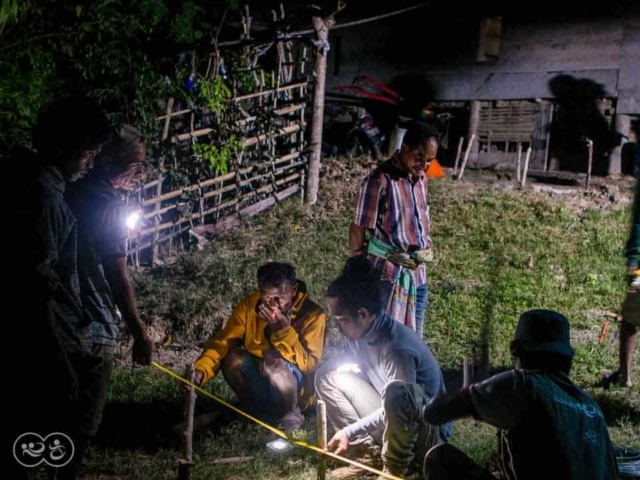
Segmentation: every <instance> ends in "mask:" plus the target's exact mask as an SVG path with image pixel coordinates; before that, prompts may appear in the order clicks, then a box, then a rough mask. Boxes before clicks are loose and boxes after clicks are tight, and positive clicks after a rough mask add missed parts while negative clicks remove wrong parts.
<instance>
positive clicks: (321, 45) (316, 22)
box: [305, 17, 335, 205]
mask: <svg viewBox="0 0 640 480" xmlns="http://www.w3.org/2000/svg"><path fill="white" fill-rule="evenodd" d="M334 23H335V20H334V19H333V17H329V18H325V19H323V18H320V17H313V28H314V30H315V31H316V36H317V45H318V46H317V48H316V68H315V72H314V74H315V77H316V78H315V87H314V89H313V116H312V120H311V157H310V158H309V177H308V179H307V194H306V195H305V196H306V197H307V203H308V204H309V205H313V204H315V203H316V201H317V200H318V186H319V184H320V156H321V154H322V122H323V117H324V91H325V83H326V76H327V53H328V49H329V30H330V29H331V27H332V26H333V24H334Z"/></svg>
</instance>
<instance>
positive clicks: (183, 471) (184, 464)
mask: <svg viewBox="0 0 640 480" xmlns="http://www.w3.org/2000/svg"><path fill="white" fill-rule="evenodd" d="M194 375H195V369H194V366H193V364H190V365H189V366H188V367H187V373H186V375H185V377H186V379H187V380H189V382H191V383H193V378H194ZM195 406H196V391H195V390H194V389H193V387H191V388H189V390H188V391H187V392H186V393H185V397H184V421H185V427H184V430H183V431H182V452H183V454H184V458H182V459H181V460H180V462H179V464H178V480H190V479H191V471H192V469H193V413H194V411H195Z"/></svg>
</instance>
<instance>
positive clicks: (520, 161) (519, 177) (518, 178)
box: [516, 142, 522, 182]
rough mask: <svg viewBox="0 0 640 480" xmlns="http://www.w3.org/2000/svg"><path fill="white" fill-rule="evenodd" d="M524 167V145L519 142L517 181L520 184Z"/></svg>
mask: <svg viewBox="0 0 640 480" xmlns="http://www.w3.org/2000/svg"><path fill="white" fill-rule="evenodd" d="M521 166H522V145H521V144H520V142H518V162H517V163H516V180H517V181H518V182H520V181H522V179H521V174H520V169H521Z"/></svg>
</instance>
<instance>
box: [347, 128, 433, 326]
mask: <svg viewBox="0 0 640 480" xmlns="http://www.w3.org/2000/svg"><path fill="white" fill-rule="evenodd" d="M403 130H404V136H403V138H402V142H401V145H400V147H399V149H398V150H396V152H395V154H394V155H393V157H392V158H390V159H389V160H387V161H386V162H384V163H383V164H382V165H380V166H378V167H377V168H376V169H375V170H374V171H373V172H372V173H371V174H370V175H368V176H367V177H366V178H365V179H364V181H363V182H362V185H361V187H360V191H359V192H358V195H357V198H356V207H355V212H354V216H353V223H352V224H351V229H350V232H349V247H350V250H351V255H366V256H367V257H368V258H369V259H370V260H371V261H372V262H373V264H374V268H375V269H376V270H377V271H379V272H380V275H381V278H382V280H383V281H384V282H385V284H386V286H385V289H384V290H385V292H386V293H385V301H387V313H388V314H389V316H391V317H392V318H394V319H395V320H397V321H399V322H400V323H403V324H404V325H407V326H409V327H411V328H412V329H413V330H415V331H417V333H418V334H419V335H420V337H421V338H422V333H423V326H424V313H425V309H426V306H427V300H428V294H429V291H428V289H427V279H426V268H425V262H427V261H429V260H430V257H431V237H430V236H429V231H430V221H429V206H428V197H429V195H428V185H427V178H426V174H425V171H426V170H427V168H428V166H429V164H430V163H431V161H432V160H434V159H435V158H436V154H437V152H438V135H437V130H435V128H433V127H432V126H430V125H427V124H425V123H421V122H412V123H410V124H408V125H407V126H406V128H405V129H401V130H400V131H401V132H402V131H403Z"/></svg>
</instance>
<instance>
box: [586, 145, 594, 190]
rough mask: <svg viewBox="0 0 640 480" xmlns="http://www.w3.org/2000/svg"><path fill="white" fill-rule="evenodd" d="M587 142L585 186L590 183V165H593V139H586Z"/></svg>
mask: <svg viewBox="0 0 640 480" xmlns="http://www.w3.org/2000/svg"><path fill="white" fill-rule="evenodd" d="M588 144H589V164H588V165H587V188H589V185H590V184H591V167H592V165H593V140H591V139H589V140H588Z"/></svg>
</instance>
